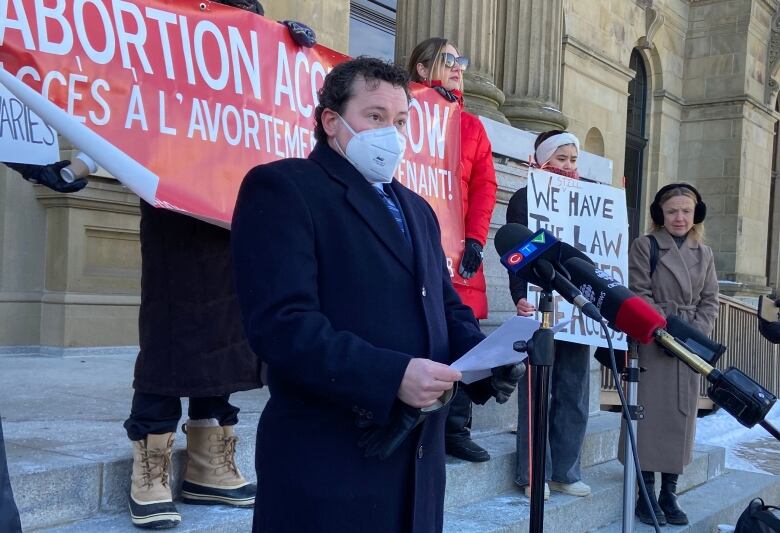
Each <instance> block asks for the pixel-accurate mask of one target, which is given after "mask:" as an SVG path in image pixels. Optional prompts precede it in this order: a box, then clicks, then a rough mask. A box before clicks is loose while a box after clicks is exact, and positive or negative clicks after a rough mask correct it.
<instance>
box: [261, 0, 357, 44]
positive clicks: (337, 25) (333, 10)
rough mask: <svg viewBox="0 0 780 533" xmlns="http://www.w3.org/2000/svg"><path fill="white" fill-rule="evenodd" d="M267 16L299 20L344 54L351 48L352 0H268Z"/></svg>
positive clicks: (318, 36) (321, 40) (265, 5)
mask: <svg viewBox="0 0 780 533" xmlns="http://www.w3.org/2000/svg"><path fill="white" fill-rule="evenodd" d="M262 3H263V7H264V8H265V16H266V17H268V18H271V19H275V20H297V21H300V22H303V23H304V24H308V25H309V26H311V27H312V28H314V31H315V32H316V33H317V42H319V43H320V44H322V45H324V46H327V47H328V48H332V49H333V50H338V51H339V52H342V53H344V54H346V53H348V51H349V0H264V1H263V2H262Z"/></svg>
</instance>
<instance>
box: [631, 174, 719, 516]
mask: <svg viewBox="0 0 780 533" xmlns="http://www.w3.org/2000/svg"><path fill="white" fill-rule="evenodd" d="M650 212H651V216H652V217H653V231H652V232H651V233H650V235H645V236H642V237H639V238H637V239H635V240H634V242H633V243H632V245H631V249H630V250H629V255H628V264H629V287H630V289H631V290H632V291H634V292H635V293H636V294H638V295H639V296H641V297H642V298H644V299H645V300H647V301H648V302H649V303H650V304H652V305H653V306H654V307H655V308H656V309H657V310H658V311H659V312H660V313H661V314H663V315H664V316H668V315H676V316H678V317H680V318H682V319H683V320H685V321H686V322H688V323H689V324H691V325H692V326H693V327H695V328H696V329H698V330H699V331H701V332H702V333H704V334H705V335H708V336H709V335H710V334H711V333H712V329H713V326H714V323H715V318H716V317H717V315H718V279H717V276H716V274H715V261H714V257H713V253H712V249H711V248H710V247H709V246H707V245H705V244H704V243H703V242H701V235H702V233H703V227H702V222H703V220H704V215H705V213H706V207H705V204H704V202H702V200H701V197H700V195H699V193H698V191H696V189H694V188H693V187H691V186H689V185H687V184H671V185H667V186H666V187H663V188H662V189H661V190H659V191H658V194H657V195H656V198H655V200H654V202H653V205H652V206H651V209H650ZM651 237H653V238H655V239H656V241H657V243H658V247H657V251H656V252H655V257H656V264H655V270H654V272H652V275H651V262H652V261H651V257H652V256H653V255H654V252H653V250H652V248H653V244H652V240H651ZM639 364H640V366H641V367H643V368H646V369H647V371H646V372H643V373H642V377H641V379H640V382H639V404H640V405H642V406H644V410H645V417H644V419H643V420H640V421H639V423H638V431H637V445H638V448H639V449H638V453H639V462H640V464H641V467H642V473H643V478H644V479H645V483H646V485H647V489H648V494H649V495H650V500H651V504H652V507H653V512H654V514H655V515H656V518H658V519H659V522H666V521H668V522H669V523H672V524H687V523H688V520H687V517H686V516H685V513H684V512H683V511H682V509H680V508H679V506H678V505H677V502H676V494H675V492H676V484H677V475H679V474H681V473H682V472H683V468H684V467H685V466H686V465H687V464H689V463H690V462H691V460H692V458H693V441H694V436H695V433H696V414H697V401H698V396H699V384H700V382H699V375H698V374H696V373H695V372H693V371H692V370H691V369H690V368H688V367H687V366H686V365H685V364H684V363H683V362H681V361H680V360H678V359H676V358H674V357H672V356H670V355H667V354H666V353H665V352H664V351H663V349H662V348H660V347H659V346H657V345H655V344H646V345H640V346H639ZM624 432H625V424H624V425H623V428H621V442H622V440H623V439H624V437H625V435H624ZM620 450H621V457H620V460H621V461H623V456H622V450H623V447H622V445H621V447H620ZM655 472H661V473H662V474H661V477H662V481H661V494H660V496H659V499H658V500H657V501H656V499H655V492H654V490H653V484H654V480H655ZM637 516H638V517H639V518H640V520H641V521H643V522H645V523H650V524H651V523H652V517H651V516H650V513H649V510H648V509H647V507H646V505H645V504H644V501H643V499H642V498H640V500H639V502H638V503H637Z"/></svg>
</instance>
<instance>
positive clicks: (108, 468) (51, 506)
mask: <svg viewBox="0 0 780 533" xmlns="http://www.w3.org/2000/svg"><path fill="white" fill-rule="evenodd" d="M131 369H132V359H122V358H116V359H112V358H107V357H100V358H94V359H89V358H20V359H19V360H16V358H11V357H2V358H0V391H2V402H0V408H2V411H1V412H2V414H3V415H4V419H3V428H4V431H5V434H6V445H7V451H8V461H9V471H10V473H11V482H12V485H13V488H14V494H15V496H16V501H17V504H18V505H19V508H20V511H21V513H22V523H23V526H24V530H25V532H28V531H46V532H50V531H57V532H69V533H70V532H92V531H94V532H99V533H104V532H107V533H112V532H116V533H122V532H127V533H129V532H137V531H139V530H137V529H135V528H134V527H133V526H132V525H131V523H130V520H129V517H128V513H127V508H126V506H127V494H128V492H129V477H130V463H131V459H130V457H131V447H130V443H129V441H128V440H127V437H126V436H125V434H124V430H123V429H122V421H123V419H124V417H125V416H126V414H127V411H128V410H129V406H130V396H131V392H132V391H131V389H130V388H129V386H128V381H129V380H128V376H129V374H130V371H131ZM33 383H34V384H35V386H32V384H33ZM42 391H44V392H45V393H44V392H42ZM267 397H268V396H267V392H266V391H265V390H260V391H250V392H245V393H238V394H236V395H234V396H233V400H232V401H233V403H235V404H236V405H239V406H240V407H241V415H240V422H239V426H238V429H237V434H238V436H239V437H240V439H241V444H240V445H239V447H238V454H237V462H238V464H239V467H240V468H241V470H242V471H243V473H244V474H245V476H246V477H247V478H249V479H254V465H253V461H254V457H253V448H254V447H253V443H254V437H255V428H256V425H257V420H258V417H259V414H260V411H261V410H262V407H263V405H264V404H265V401H266V400H267ZM513 407H514V409H513ZM184 412H186V402H185V405H184ZM515 412H516V404H515V403H514V402H511V401H510V402H509V403H508V404H505V405H504V406H495V404H493V403H492V402H491V403H490V404H489V405H488V406H486V407H480V408H475V426H474V429H475V433H474V435H475V438H476V439H477V441H478V442H479V443H480V444H482V445H483V446H484V447H486V448H487V449H488V450H489V451H490V454H491V456H492V459H491V460H490V461H488V462H486V463H467V462H464V461H460V460H457V459H452V458H449V459H448V461H447V480H448V481H447V492H446V494H445V526H444V529H445V531H446V532H447V533H472V532H473V533H477V532H478V533H499V532H501V533H507V532H514V531H518V532H519V531H527V530H528V525H529V518H530V517H529V511H530V508H529V503H530V502H529V500H528V499H527V498H525V497H524V496H523V495H522V494H521V493H520V491H519V490H518V489H517V488H516V487H515V485H514V482H513V478H514V463H515V457H514V455H515V435H513V434H512V433H510V432H509V427H510V426H511V421H512V420H513V419H514V416H515V414H514V413H515ZM618 421H619V417H618V415H616V414H612V413H601V414H597V415H594V416H592V417H591V418H590V420H589V423H588V432H587V435H586V440H585V445H584V449H583V458H582V464H583V477H584V481H585V482H586V483H588V484H589V485H590V486H591V487H592V489H593V494H592V495H590V496H588V497H586V498H576V497H572V496H566V495H562V494H558V493H554V492H553V494H552V497H551V499H550V500H549V502H547V504H546V506H545V531H547V532H562V533H570V532H573V533H578V532H586V531H599V532H601V531H603V532H605V533H613V532H618V531H620V529H621V525H620V518H621V512H622V473H623V468H622V466H621V465H620V464H619V463H618V462H617V461H616V459H615V457H616V455H617V434H618ZM183 446H184V436H183V435H182V434H181V433H179V434H178V435H177V442H176V445H175V453H174V459H173V468H174V475H173V480H174V488H175V490H176V491H177V493H178V489H179V485H180V482H181V471H182V467H183V458H184V448H183ZM724 460H725V454H724V450H723V449H722V448H715V447H707V446H702V445H700V446H697V448H696V453H695V457H694V462H693V463H692V464H691V465H690V466H689V467H688V469H687V470H686V472H685V474H684V475H683V476H681V478H680V489H681V491H682V494H681V498H680V499H681V502H682V505H683V507H684V508H685V509H686V511H687V512H688V514H689V516H690V518H691V525H690V526H688V527H686V528H679V527H677V528H675V527H670V526H666V527H665V528H664V531H677V530H681V531H696V532H710V531H713V530H714V528H715V527H716V526H717V524H719V523H732V524H733V523H734V522H735V521H736V518H737V516H738V515H739V513H741V512H742V510H743V509H744V508H745V506H746V505H747V503H748V501H749V500H750V499H752V498H753V497H754V496H761V497H763V498H764V499H765V500H766V501H767V502H779V501H780V480H778V479H776V478H775V477H773V476H767V475H761V474H754V473H748V472H742V471H729V470H726V469H725V468H724ZM178 507H179V510H180V511H181V513H182V516H183V521H182V523H181V525H180V526H179V527H178V528H176V531H179V532H221V531H225V532H237V531H249V530H250V527H251V521H252V512H251V510H245V509H232V508H222V507H210V506H191V505H184V504H181V503H179V504H178ZM650 530H651V529H650V528H648V527H646V526H643V525H641V524H640V525H639V526H638V528H637V531H650Z"/></svg>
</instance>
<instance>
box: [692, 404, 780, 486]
mask: <svg viewBox="0 0 780 533" xmlns="http://www.w3.org/2000/svg"><path fill="white" fill-rule="evenodd" d="M766 420H767V421H768V422H770V423H771V424H772V425H773V426H775V427H780V407H778V406H776V405H775V406H774V407H773V408H772V410H771V411H770V412H769V415H767V417H766ZM767 437H769V438H768V439H767ZM696 441H697V442H701V443H704V444H711V445H713V446H722V447H724V448H726V467H727V468H733V469H737V470H747V471H750V472H760V473H766V474H770V473H775V472H768V471H767V469H766V468H760V467H759V466H758V464H759V463H763V461H757V460H752V459H754V458H753V457H752V456H753V453H751V452H750V451H748V450H751V449H752V450H753V451H754V452H755V451H759V452H760V451H762V450H760V449H759V448H756V447H755V446H750V444H751V443H755V442H756V441H761V442H762V445H761V446H762V447H763V446H767V447H769V448H770V449H771V450H774V451H775V452H776V450H778V449H780V443H778V442H777V441H775V440H774V439H773V438H772V437H771V436H770V435H769V433H767V431H766V430H765V429H764V428H762V427H761V426H759V425H756V426H754V427H752V428H750V429H748V428H746V427H744V426H743V425H741V424H740V423H739V422H737V421H736V419H735V418H734V417H732V416H731V415H730V414H728V413H727V412H725V411H724V410H723V409H721V410H719V411H718V412H717V413H715V414H713V415H710V416H707V417H704V418H700V419H699V420H698V422H697V425H696ZM765 451H766V450H765ZM762 466H765V467H766V465H765V464H762ZM770 469H771V470H775V469H774V468H770Z"/></svg>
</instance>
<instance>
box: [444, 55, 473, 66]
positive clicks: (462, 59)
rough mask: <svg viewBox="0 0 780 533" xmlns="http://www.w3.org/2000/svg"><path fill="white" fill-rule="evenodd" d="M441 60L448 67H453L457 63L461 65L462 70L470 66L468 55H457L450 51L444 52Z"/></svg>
mask: <svg viewBox="0 0 780 533" xmlns="http://www.w3.org/2000/svg"><path fill="white" fill-rule="evenodd" d="M441 60H442V62H443V63H444V66H445V67H447V68H453V67H454V66H455V64H456V63H457V64H458V66H459V67H460V70H466V69H467V68H468V66H469V58H468V57H466V56H458V57H455V56H454V55H452V54H450V53H448V52H442V54H441Z"/></svg>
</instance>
